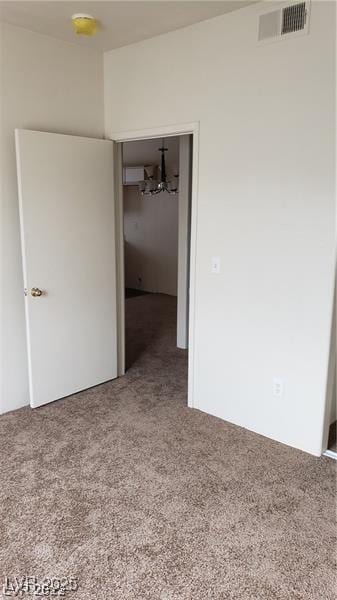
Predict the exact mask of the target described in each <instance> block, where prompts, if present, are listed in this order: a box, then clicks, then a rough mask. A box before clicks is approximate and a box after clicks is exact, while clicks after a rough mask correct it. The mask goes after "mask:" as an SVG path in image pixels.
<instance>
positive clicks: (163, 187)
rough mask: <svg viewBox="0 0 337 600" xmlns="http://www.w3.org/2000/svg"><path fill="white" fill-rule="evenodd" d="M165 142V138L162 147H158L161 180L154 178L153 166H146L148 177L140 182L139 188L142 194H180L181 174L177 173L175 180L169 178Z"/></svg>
mask: <svg viewBox="0 0 337 600" xmlns="http://www.w3.org/2000/svg"><path fill="white" fill-rule="evenodd" d="M164 142H165V140H163V142H162V146H161V148H158V151H159V152H161V166H160V180H157V179H154V178H153V167H151V168H149V167H145V173H146V175H147V179H144V181H140V182H139V189H140V192H141V194H142V196H155V195H156V194H160V192H167V193H168V194H178V187H179V175H178V174H175V175H174V176H173V180H171V179H168V178H167V174H166V164H165V152H167V151H168V148H164Z"/></svg>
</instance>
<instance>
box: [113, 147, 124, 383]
mask: <svg viewBox="0 0 337 600" xmlns="http://www.w3.org/2000/svg"><path fill="white" fill-rule="evenodd" d="M113 146H114V177H115V190H116V192H115V215H116V227H115V236H116V288H117V303H116V307H117V376H118V377H120V376H121V375H125V291H124V288H125V281H124V279H125V275H124V227H123V210H124V209H123V156H122V144H118V143H116V142H113Z"/></svg>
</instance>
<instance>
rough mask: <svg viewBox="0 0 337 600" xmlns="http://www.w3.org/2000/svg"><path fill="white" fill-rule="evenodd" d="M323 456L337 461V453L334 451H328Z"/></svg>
mask: <svg viewBox="0 0 337 600" xmlns="http://www.w3.org/2000/svg"><path fill="white" fill-rule="evenodd" d="M323 456H328V457H329V458H333V459H334V460H337V452H334V451H333V450H326V451H325V452H323Z"/></svg>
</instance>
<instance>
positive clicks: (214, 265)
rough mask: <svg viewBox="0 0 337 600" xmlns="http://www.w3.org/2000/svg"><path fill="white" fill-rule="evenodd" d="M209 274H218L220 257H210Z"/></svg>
mask: <svg viewBox="0 0 337 600" xmlns="http://www.w3.org/2000/svg"><path fill="white" fill-rule="evenodd" d="M211 272H212V273H220V257H219V256H213V257H212V262H211Z"/></svg>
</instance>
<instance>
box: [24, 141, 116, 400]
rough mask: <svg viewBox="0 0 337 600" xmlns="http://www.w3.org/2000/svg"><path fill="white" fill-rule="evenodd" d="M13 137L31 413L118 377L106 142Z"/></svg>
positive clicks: (109, 159) (112, 227)
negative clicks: (24, 294)
mask: <svg viewBox="0 0 337 600" xmlns="http://www.w3.org/2000/svg"><path fill="white" fill-rule="evenodd" d="M15 136H16V151H17V168H18V184H19V199H20V223H21V240H22V255H23V272H24V288H25V290H26V298H25V305H26V323H27V345H28V363H29V364H28V367H29V384H30V403H31V406H32V407H37V406H40V405H42V404H46V403H47V402H51V401H53V400H57V399H58V398H62V397H64V396H69V395H70V394H73V393H75V392H78V391H80V390H83V389H86V388H89V387H91V386H94V385H97V384H99V383H102V382H104V381H107V380H109V379H113V378H114V377H116V376H117V337H116V336H117V334H116V331H117V327H116V249H115V209H114V176H113V142H111V141H108V140H96V139H91V138H82V137H75V136H69V135H59V134H53V133H43V132H39V131H27V130H17V131H16V132H15ZM33 288H37V289H36V290H34V289H33ZM40 291H41V292H42V295H38V294H39V293H40ZM34 294H37V295H34Z"/></svg>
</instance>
